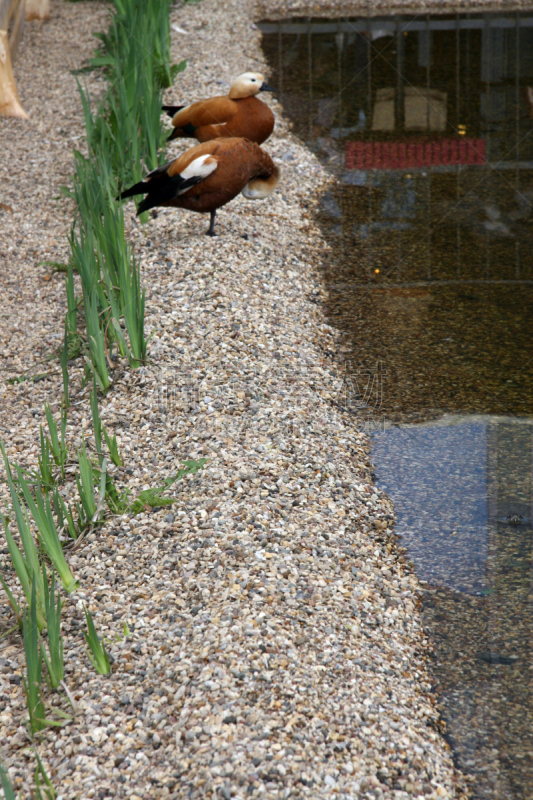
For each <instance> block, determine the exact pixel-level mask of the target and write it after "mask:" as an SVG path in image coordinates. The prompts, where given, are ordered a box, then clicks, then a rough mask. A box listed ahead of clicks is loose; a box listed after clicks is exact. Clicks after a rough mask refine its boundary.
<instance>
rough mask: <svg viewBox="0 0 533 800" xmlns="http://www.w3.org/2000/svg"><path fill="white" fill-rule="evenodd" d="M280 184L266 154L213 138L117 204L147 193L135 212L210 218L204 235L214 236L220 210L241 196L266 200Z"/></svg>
mask: <svg viewBox="0 0 533 800" xmlns="http://www.w3.org/2000/svg"><path fill="white" fill-rule="evenodd" d="M278 183H279V169H278V167H276V165H275V164H274V162H273V161H272V159H271V158H270V156H269V155H268V153H265V151H264V150H262V149H261V148H260V147H259V146H258V145H257V144H255V143H254V142H249V141H248V140H247V139H238V138H232V139H215V140H214V141H212V142H204V143H203V144H197V145H195V147H191V149H190V150H187V151H186V152H185V153H183V154H182V155H181V156H179V157H178V158H175V159H174V160H173V161H169V162H168V163H167V164H163V166H161V167H158V168H157V169H155V170H154V171H153V172H150V173H149V175H147V176H146V178H145V179H144V181H141V182H140V183H136V184H135V186H132V187H131V188H130V189H126V191H124V192H122V194H121V195H120V199H124V198H126V197H133V196H134V195H138V194H145V195H146V197H145V198H144V200H142V201H141V203H140V204H139V207H138V209H137V213H138V214H141V213H142V212H143V211H147V210H148V209H149V208H154V207H155V206H173V207H174V208H186V209H188V210H189V211H198V212H200V213H207V212H209V213H210V214H211V222H210V225H209V229H208V230H207V233H208V234H209V235H210V236H214V235H215V231H214V225H215V214H216V211H217V209H218V208H221V206H224V205H226V203H229V201H230V200H233V198H234V197H236V196H237V195H238V194H239V192H242V194H243V195H244V197H246V198H248V199H249V200H261V199H263V198H265V197H268V195H269V194H271V193H272V192H273V191H274V189H275V188H276V186H277V185H278Z"/></svg>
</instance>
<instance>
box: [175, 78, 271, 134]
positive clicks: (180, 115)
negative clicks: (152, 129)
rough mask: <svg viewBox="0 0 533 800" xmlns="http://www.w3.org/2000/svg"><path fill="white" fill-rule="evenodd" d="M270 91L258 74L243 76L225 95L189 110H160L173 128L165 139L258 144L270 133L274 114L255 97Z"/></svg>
mask: <svg viewBox="0 0 533 800" xmlns="http://www.w3.org/2000/svg"><path fill="white" fill-rule="evenodd" d="M273 91H274V89H272V88H271V87H270V86H269V85H268V84H267V83H265V81H264V78H263V76H262V75H260V74H259V73H258V72H245V73H243V74H242V75H239V77H238V78H237V80H236V81H235V82H234V83H233V85H232V86H231V88H230V90H229V94H228V95H225V96H221V97H211V98H209V100H199V101H198V102H197V103H193V104H192V105H190V106H163V111H166V112H167V114H168V115H169V116H170V117H172V124H173V126H174V130H173V131H172V133H171V134H170V136H169V137H168V138H169V139H178V138H180V137H184V136H189V137H194V138H196V139H198V141H199V142H208V141H210V140H211V139H220V138H222V137H224V138H226V137H233V136H241V137H242V138H244V139H249V140H250V141H251V142H256V143H257V144H262V143H263V142H264V141H265V140H266V139H268V137H269V136H270V134H271V133H272V131H273V130H274V114H273V113H272V111H271V110H270V108H269V107H268V106H267V105H266V103H263V102H262V101H261V100H259V99H258V98H257V97H256V96H255V95H256V94H259V92H273Z"/></svg>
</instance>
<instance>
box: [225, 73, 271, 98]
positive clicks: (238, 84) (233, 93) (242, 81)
mask: <svg viewBox="0 0 533 800" xmlns="http://www.w3.org/2000/svg"><path fill="white" fill-rule="evenodd" d="M264 82H265V79H264V77H263V76H262V75H261V73H260V72H243V74H242V75H239V77H238V78H237V79H236V80H235V81H234V82H233V83H232V85H231V89H230V90H229V96H230V98H231V99H232V100H240V99H242V98H243V97H253V96H254V94H258V93H259V92H260V91H261V86H262V85H263V83H264Z"/></svg>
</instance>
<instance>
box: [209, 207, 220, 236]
mask: <svg viewBox="0 0 533 800" xmlns="http://www.w3.org/2000/svg"><path fill="white" fill-rule="evenodd" d="M216 215H217V212H216V210H215V211H211V221H210V222H209V228H208V229H207V230H206V234H207V235H208V236H216V233H215V217H216Z"/></svg>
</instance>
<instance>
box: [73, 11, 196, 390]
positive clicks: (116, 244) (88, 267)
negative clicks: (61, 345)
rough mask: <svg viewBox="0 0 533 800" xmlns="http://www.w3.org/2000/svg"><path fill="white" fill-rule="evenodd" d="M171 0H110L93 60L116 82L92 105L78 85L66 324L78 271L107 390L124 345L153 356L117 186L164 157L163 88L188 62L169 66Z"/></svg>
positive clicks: (97, 371) (133, 361)
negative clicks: (82, 139) (81, 135)
mask: <svg viewBox="0 0 533 800" xmlns="http://www.w3.org/2000/svg"><path fill="white" fill-rule="evenodd" d="M169 8H170V0H158V2H156V3H147V2H146V0H112V12H111V21H110V26H109V29H108V31H107V32H106V33H101V34H96V35H97V37H98V38H99V39H100V42H101V45H100V49H99V51H98V52H97V54H96V55H95V57H94V58H93V59H92V62H91V66H92V67H93V68H102V69H103V70H104V72H105V75H106V78H107V82H108V87H107V91H106V92H105V94H104V96H103V98H102V99H101V101H100V102H99V104H98V105H97V106H96V107H94V106H93V103H92V102H91V98H90V96H89V93H88V91H87V90H85V89H84V88H83V87H82V86H80V94H81V99H82V104H83V112H84V118H85V128H86V137H87V155H82V154H81V153H80V152H77V151H75V168H76V171H75V176H74V187H73V192H72V194H73V196H74V198H75V200H76V204H77V207H78V221H77V224H76V226H75V229H74V230H73V233H72V236H71V239H70V244H71V250H72V258H71V264H70V265H69V267H68V276H67V300H68V314H67V316H68V326H67V327H68V330H69V335H73V334H74V333H75V324H76V316H75V309H76V308H77V307H76V306H75V301H74V291H73V277H72V275H73V270H76V271H77V272H78V273H79V275H80V278H81V284H82V292H83V308H84V316H85V325H86V328H87V344H86V348H85V358H86V362H87V365H88V369H89V370H90V371H91V372H92V374H93V375H94V377H95V379H96V381H97V383H98V386H99V388H100V390H101V391H102V392H104V393H105V392H106V391H107V390H108V389H109V387H110V385H111V379H110V375H109V370H110V369H111V368H112V366H113V363H112V358H111V356H112V351H113V348H114V347H115V346H116V347H117V349H118V352H119V354H120V355H121V357H122V358H127V359H128V361H129V363H130V366H131V367H132V368H135V367H138V366H139V365H140V364H142V363H144V362H145V361H146V354H147V343H148V340H147V338H146V336H145V331H144V312H145V293H144V289H143V288H142V283H141V276H140V271H139V267H138V266H137V265H136V263H135V259H134V257H133V253H132V252H131V248H130V246H129V244H128V242H127V241H126V239H125V236H124V215H123V211H122V208H121V207H120V206H119V205H117V203H116V200H115V198H116V196H117V194H118V190H119V187H120V186H122V185H124V184H127V183H131V182H134V183H135V182H137V181H139V180H140V179H141V177H142V175H143V172H144V171H145V169H146V168H148V169H154V168H155V167H157V166H158V164H160V163H163V161H164V159H165V153H164V150H165V141H166V133H165V131H164V130H163V126H162V124H161V102H162V95H163V91H164V89H165V88H166V87H168V86H170V85H172V82H173V80H174V78H175V76H176V74H177V73H178V72H179V71H180V70H182V69H184V68H185V62H181V63H180V64H176V65H174V66H170V50H169V47H170V22H169Z"/></svg>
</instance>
